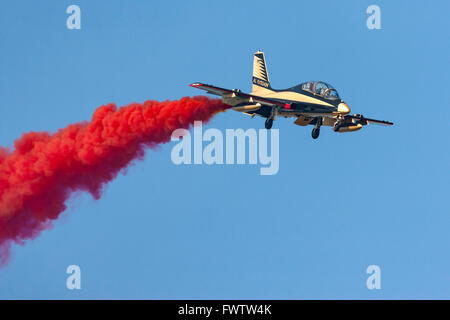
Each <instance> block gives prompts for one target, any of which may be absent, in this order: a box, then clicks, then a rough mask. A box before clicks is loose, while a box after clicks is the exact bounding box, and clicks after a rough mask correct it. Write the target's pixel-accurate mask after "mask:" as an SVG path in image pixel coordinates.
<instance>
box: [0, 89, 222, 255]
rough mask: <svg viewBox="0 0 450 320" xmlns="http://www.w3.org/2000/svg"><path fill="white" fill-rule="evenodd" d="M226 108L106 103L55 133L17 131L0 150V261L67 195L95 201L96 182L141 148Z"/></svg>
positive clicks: (41, 226)
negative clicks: (10, 146)
mask: <svg viewBox="0 0 450 320" xmlns="http://www.w3.org/2000/svg"><path fill="white" fill-rule="evenodd" d="M226 108H227V106H226V105H224V104H223V103H222V102H221V101H220V100H218V99H210V98H207V97H203V96H198V97H194V98H189V97H185V98H182V99H180V100H176V101H165V102H157V101H151V100H149V101H146V102H144V103H143V104H139V103H132V104H130V105H128V106H125V107H121V108H119V109H117V108H116V106H115V104H108V105H105V106H101V107H99V108H98V109H97V110H96V111H95V113H94V115H93V116H92V120H91V122H81V123H77V124H72V125H69V126H68V127H66V128H64V129H60V130H58V131H57V132H56V133H54V134H50V133H48V132H30V133H27V134H24V135H23V136H22V137H21V138H20V139H18V140H16V141H15V142H14V150H13V151H10V150H8V149H5V148H2V147H0V264H4V263H5V262H7V261H8V259H9V251H10V246H11V243H12V242H16V243H19V244H24V242H25V240H27V239H33V238H35V237H36V236H38V235H39V233H40V232H41V231H42V230H45V229H47V228H49V227H50V226H51V224H52V220H55V219H56V218H58V216H59V214H60V213H62V212H63V211H64V210H65V209H66V206H65V202H66V200H67V199H68V197H69V195H70V193H71V192H73V191H76V190H84V191H88V192H89V193H91V194H92V196H93V197H94V198H95V199H98V198H100V196H101V192H102V187H103V185H104V184H105V183H107V182H109V181H111V180H113V179H114V178H115V177H116V176H117V174H118V173H119V171H120V170H121V169H124V168H126V167H127V166H128V165H129V164H130V162H131V161H133V160H134V159H141V158H142V157H143V155H144V149H145V147H152V146H156V145H157V144H160V143H165V142H168V141H170V137H171V134H172V132H173V130H175V129H177V128H188V127H189V126H190V125H191V124H192V123H193V122H194V120H201V121H208V120H209V119H210V118H211V117H212V116H213V115H214V114H215V113H217V112H219V111H223V110H225V109H226Z"/></svg>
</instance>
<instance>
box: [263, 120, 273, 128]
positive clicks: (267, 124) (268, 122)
mask: <svg viewBox="0 0 450 320" xmlns="http://www.w3.org/2000/svg"><path fill="white" fill-rule="evenodd" d="M272 125H273V118H267V119H266V123H265V124H264V126H265V127H266V129H267V130H269V129H270V128H272Z"/></svg>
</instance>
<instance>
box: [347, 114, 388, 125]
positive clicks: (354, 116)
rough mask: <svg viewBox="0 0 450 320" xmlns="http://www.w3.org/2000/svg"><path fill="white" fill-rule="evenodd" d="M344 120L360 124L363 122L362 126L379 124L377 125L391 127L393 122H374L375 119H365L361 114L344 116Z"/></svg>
mask: <svg viewBox="0 0 450 320" xmlns="http://www.w3.org/2000/svg"><path fill="white" fill-rule="evenodd" d="M345 118H347V119H349V118H350V119H357V120H361V121H362V122H364V123H363V124H364V125H366V124H369V123H374V124H379V125H385V126H392V125H393V124H394V123H393V122H389V121H385V120H375V119H370V118H366V117H364V116H363V115H362V114H354V115H346V116H345Z"/></svg>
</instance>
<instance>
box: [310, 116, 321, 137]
mask: <svg viewBox="0 0 450 320" xmlns="http://www.w3.org/2000/svg"><path fill="white" fill-rule="evenodd" d="M321 125H322V118H317V122H316V125H315V126H314V129H313V130H312V132H311V136H312V138H313V139H317V138H318V137H319V135H320V126H321Z"/></svg>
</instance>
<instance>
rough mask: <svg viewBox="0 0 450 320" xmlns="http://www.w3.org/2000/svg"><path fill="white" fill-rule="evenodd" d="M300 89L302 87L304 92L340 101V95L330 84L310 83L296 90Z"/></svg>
mask: <svg viewBox="0 0 450 320" xmlns="http://www.w3.org/2000/svg"><path fill="white" fill-rule="evenodd" d="M298 87H300V88H301V89H302V90H305V91H309V92H311V93H314V94H317V95H319V96H322V97H324V98H326V99H331V100H336V99H339V94H338V92H337V91H336V89H334V88H333V87H332V86H331V85H330V84H328V83H325V82H322V81H308V82H305V83H302V84H300V85H298V86H297V87H294V88H298Z"/></svg>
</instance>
